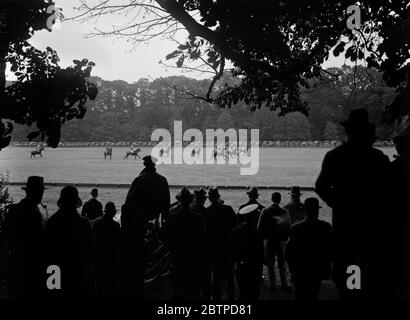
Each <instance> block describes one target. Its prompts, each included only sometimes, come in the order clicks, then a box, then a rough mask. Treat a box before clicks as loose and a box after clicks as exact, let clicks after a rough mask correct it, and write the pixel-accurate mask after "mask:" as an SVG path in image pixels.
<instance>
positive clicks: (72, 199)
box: [57, 186, 83, 208]
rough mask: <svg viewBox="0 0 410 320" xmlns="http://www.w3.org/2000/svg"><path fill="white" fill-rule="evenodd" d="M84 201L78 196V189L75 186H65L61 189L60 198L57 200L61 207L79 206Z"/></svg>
mask: <svg viewBox="0 0 410 320" xmlns="http://www.w3.org/2000/svg"><path fill="white" fill-rule="evenodd" d="M82 204H83V202H82V201H81V199H80V197H79V196H78V190H77V188H76V187H74V186H65V187H64V188H63V189H61V192H60V199H58V201H57V205H58V206H59V207H60V208H79V207H81V206H82Z"/></svg>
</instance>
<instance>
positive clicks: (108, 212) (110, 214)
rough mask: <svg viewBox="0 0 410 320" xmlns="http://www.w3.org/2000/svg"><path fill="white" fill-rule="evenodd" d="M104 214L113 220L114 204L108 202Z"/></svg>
mask: <svg viewBox="0 0 410 320" xmlns="http://www.w3.org/2000/svg"><path fill="white" fill-rule="evenodd" d="M104 213H105V215H106V216H107V217H108V218H111V219H112V218H114V217H115V214H116V213H117V208H116V207H115V204H114V202H112V201H108V202H107V203H106V205H105V208H104Z"/></svg>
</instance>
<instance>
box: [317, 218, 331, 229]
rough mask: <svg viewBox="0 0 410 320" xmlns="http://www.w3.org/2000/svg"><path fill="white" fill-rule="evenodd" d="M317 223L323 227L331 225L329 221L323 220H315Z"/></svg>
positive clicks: (328, 227)
mask: <svg viewBox="0 0 410 320" xmlns="http://www.w3.org/2000/svg"><path fill="white" fill-rule="evenodd" d="M317 224H318V225H319V226H320V227H321V228H323V229H329V230H331V229H332V225H331V224H330V223H329V222H326V221H323V220H317Z"/></svg>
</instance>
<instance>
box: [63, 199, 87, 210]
mask: <svg viewBox="0 0 410 320" xmlns="http://www.w3.org/2000/svg"><path fill="white" fill-rule="evenodd" d="M82 205H83V201H82V200H81V199H80V198H78V199H77V204H76V205H75V206H76V208H80V207H81V206H82ZM62 206H63V204H62V203H61V198H60V199H58V200H57V207H59V208H61V207H62Z"/></svg>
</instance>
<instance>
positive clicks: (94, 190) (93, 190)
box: [90, 188, 98, 199]
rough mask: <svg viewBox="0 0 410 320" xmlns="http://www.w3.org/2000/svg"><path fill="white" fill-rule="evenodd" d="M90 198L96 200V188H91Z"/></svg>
mask: <svg viewBox="0 0 410 320" xmlns="http://www.w3.org/2000/svg"><path fill="white" fill-rule="evenodd" d="M90 193H91V196H92V197H93V198H94V199H96V198H98V189H97V188H93V189H91V192H90Z"/></svg>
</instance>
